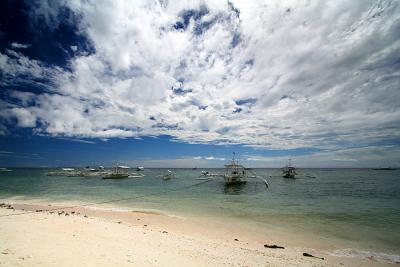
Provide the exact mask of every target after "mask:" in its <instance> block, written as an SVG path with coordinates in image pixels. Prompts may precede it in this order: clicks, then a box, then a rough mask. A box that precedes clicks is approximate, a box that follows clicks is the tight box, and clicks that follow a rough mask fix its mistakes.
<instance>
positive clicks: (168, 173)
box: [163, 170, 175, 180]
mask: <svg viewBox="0 0 400 267" xmlns="http://www.w3.org/2000/svg"><path fill="white" fill-rule="evenodd" d="M174 176H175V175H174V173H173V172H172V171H170V170H167V171H165V173H164V175H163V179H164V180H169V179H171V178H173V177H174Z"/></svg>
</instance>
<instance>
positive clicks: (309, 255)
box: [303, 252, 324, 260]
mask: <svg viewBox="0 0 400 267" xmlns="http://www.w3.org/2000/svg"><path fill="white" fill-rule="evenodd" d="M303 256H304V257H311V258H317V259H321V260H324V258H322V257H321V258H320V257H317V256H314V255H311V254H308V253H307V252H304V253H303Z"/></svg>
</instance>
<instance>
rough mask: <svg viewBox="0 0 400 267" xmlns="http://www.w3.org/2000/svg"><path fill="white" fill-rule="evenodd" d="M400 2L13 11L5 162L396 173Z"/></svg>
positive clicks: (4, 95)
mask: <svg viewBox="0 0 400 267" xmlns="http://www.w3.org/2000/svg"><path fill="white" fill-rule="evenodd" d="M399 95H400V1H398V0H381V1H379V0H353V1H344V0H338V1H323V0H306V1H301V0H299V1H272V0H270V1H267V0H264V1H262V0H257V1H256V0H253V1H249V0H235V1H234V0H231V1H224V0H214V1H211V0H202V1H196V0H193V1H189V0H187V1H168V0H154V1H150V0H137V1H130V0H118V1H115V0H104V1H95V0H68V1H67V0H54V1H50V0H42V1H38V0H32V1H28V0H26V1H24V0H5V1H1V3H0V165H1V166H14V167H15V166H36V167H39V166H86V165H106V166H112V165H116V164H126V165H130V166H136V165H143V166H145V167H222V166H223V165H224V164H225V163H226V161H228V160H229V159H230V158H231V157H232V153H233V152H236V155H237V157H238V158H239V160H240V161H241V162H242V163H243V164H245V165H246V166H249V167H281V166H283V165H285V164H286V162H287V160H288V159H289V158H291V159H292V162H293V164H294V165H296V166H299V167H383V166H392V167H396V166H397V167H400V98H399Z"/></svg>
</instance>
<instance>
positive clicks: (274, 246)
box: [264, 244, 285, 249]
mask: <svg viewBox="0 0 400 267" xmlns="http://www.w3.org/2000/svg"><path fill="white" fill-rule="evenodd" d="M264 248H280V249H285V247H282V246H278V245H268V244H265V245H264Z"/></svg>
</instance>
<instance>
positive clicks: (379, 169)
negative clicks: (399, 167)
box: [372, 167, 396, 171]
mask: <svg viewBox="0 0 400 267" xmlns="http://www.w3.org/2000/svg"><path fill="white" fill-rule="evenodd" d="M372 169H373V170H375V171H394V170H396V168H391V167H383V168H372Z"/></svg>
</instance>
